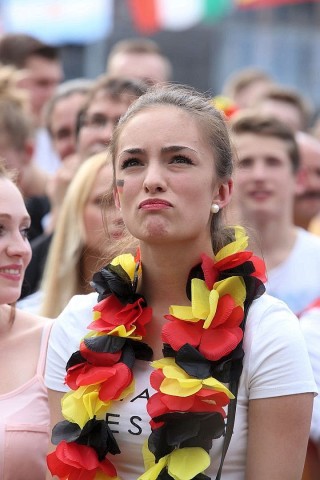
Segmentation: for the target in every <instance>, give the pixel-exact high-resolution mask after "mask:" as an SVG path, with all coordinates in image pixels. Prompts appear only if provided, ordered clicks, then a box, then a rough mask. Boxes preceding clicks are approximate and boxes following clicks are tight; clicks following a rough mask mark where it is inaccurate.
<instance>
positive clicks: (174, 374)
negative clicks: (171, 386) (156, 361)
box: [163, 363, 190, 379]
mask: <svg viewBox="0 0 320 480" xmlns="http://www.w3.org/2000/svg"><path fill="white" fill-rule="evenodd" d="M163 374H164V375H165V376H166V377H167V378H178V379H188V378H190V377H189V375H188V374H187V372H186V371H185V370H183V369H182V368H181V367H179V366H178V365H177V364H176V363H174V364H172V365H165V366H164V367H163Z"/></svg>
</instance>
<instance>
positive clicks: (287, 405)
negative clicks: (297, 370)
mask: <svg viewBox="0 0 320 480" xmlns="http://www.w3.org/2000/svg"><path fill="white" fill-rule="evenodd" d="M313 397H314V395H313V394H312V393H302V394H297V395H286V396H281V397H272V398H264V399H257V400H251V401H250V402H249V420H248V451H247V468H246V477H245V478H246V480H257V479H259V480H270V479H272V480H301V476H302V471H303V466H304V461H305V456H306V449H307V443H308V438H309V431H310V421H311V413H312V404H313Z"/></svg>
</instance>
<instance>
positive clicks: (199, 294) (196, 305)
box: [191, 278, 210, 320]
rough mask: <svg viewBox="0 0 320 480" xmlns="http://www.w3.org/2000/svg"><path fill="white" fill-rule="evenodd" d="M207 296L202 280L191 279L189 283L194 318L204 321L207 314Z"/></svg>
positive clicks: (207, 292)
mask: <svg viewBox="0 0 320 480" xmlns="http://www.w3.org/2000/svg"><path fill="white" fill-rule="evenodd" d="M209 294H210V290H209V289H208V287H207V285H206V283H205V282H204V280H200V279H199V278H193V279H192V281H191V298H192V312H193V316H194V317H196V318H201V319H202V320H205V319H206V318H207V316H208V314H209Z"/></svg>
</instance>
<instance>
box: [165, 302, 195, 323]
mask: <svg viewBox="0 0 320 480" xmlns="http://www.w3.org/2000/svg"><path fill="white" fill-rule="evenodd" d="M169 313H170V315H173V316H174V317H176V318H179V319H180V320H186V321H189V322H190V321H191V322H192V321H193V322H198V318H194V315H193V312H192V308H191V307H186V306H180V305H171V306H170V307H169Z"/></svg>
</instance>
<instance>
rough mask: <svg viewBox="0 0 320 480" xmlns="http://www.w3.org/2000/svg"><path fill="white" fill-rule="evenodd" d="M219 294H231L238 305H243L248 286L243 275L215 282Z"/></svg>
mask: <svg viewBox="0 0 320 480" xmlns="http://www.w3.org/2000/svg"><path fill="white" fill-rule="evenodd" d="M214 288H215V290H216V291H217V292H218V294H219V296H220V297H222V296H223V295H226V294H229V295H231V296H232V297H233V299H234V301H235V304H236V305H241V306H242V305H243V302H244V301H245V298H246V287H245V283H244V281H243V278H242V277H230V278H226V279H225V280H221V281H220V282H217V283H215V284H214Z"/></svg>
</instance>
